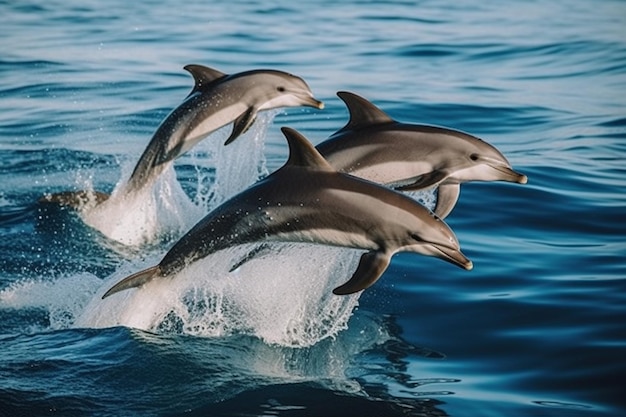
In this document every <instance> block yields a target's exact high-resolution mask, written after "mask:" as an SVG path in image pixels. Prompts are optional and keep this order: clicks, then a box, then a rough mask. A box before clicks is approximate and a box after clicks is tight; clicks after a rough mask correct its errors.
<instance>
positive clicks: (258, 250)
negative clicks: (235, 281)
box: [228, 243, 271, 272]
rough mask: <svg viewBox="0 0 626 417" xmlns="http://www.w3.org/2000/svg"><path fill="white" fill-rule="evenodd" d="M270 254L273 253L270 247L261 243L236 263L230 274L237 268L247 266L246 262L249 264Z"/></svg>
mask: <svg viewBox="0 0 626 417" xmlns="http://www.w3.org/2000/svg"><path fill="white" fill-rule="evenodd" d="M270 253H271V251H270V246H269V245H267V244H265V243H261V244H260V245H259V246H257V247H255V248H253V249H252V250H251V251H250V252H248V253H246V255H245V256H244V257H243V258H241V259H239V260H238V261H237V262H235V263H234V264H233V266H231V267H230V269H229V270H228V272H233V271H234V270H236V269H237V268H239V267H240V266H241V265H243V264H245V263H246V262H249V261H251V260H253V259H255V258H262V257H264V256H267V255H268V254H270Z"/></svg>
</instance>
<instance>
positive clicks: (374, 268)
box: [333, 251, 390, 295]
mask: <svg viewBox="0 0 626 417" xmlns="http://www.w3.org/2000/svg"><path fill="white" fill-rule="evenodd" d="M389 260H390V256H389V254H387V253H385V252H380V251H371V252H366V253H364V254H363V255H362V256H361V260H360V261H359V266H358V267H357V269H356V271H355V272H354V274H353V275H352V278H350V280H348V282H346V283H345V284H343V285H341V286H339V287H337V288H335V289H334V290H333V294H336V295H348V294H353V293H355V292H358V291H362V290H364V289H366V288H368V287H370V286H371V285H372V284H374V283H375V282H376V281H377V280H378V278H380V276H381V275H382V274H383V272H385V269H387V266H388V265H389Z"/></svg>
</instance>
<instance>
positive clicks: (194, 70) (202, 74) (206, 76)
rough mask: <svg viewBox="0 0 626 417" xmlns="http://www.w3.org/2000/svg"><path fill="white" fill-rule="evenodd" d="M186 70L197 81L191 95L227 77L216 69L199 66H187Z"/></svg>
mask: <svg viewBox="0 0 626 417" xmlns="http://www.w3.org/2000/svg"><path fill="white" fill-rule="evenodd" d="M184 68H185V69H186V70H187V71H189V73H190V74H191V75H192V76H193V79H194V81H195V85H194V86H193V89H192V90H191V93H189V94H190V95H191V94H193V93H195V92H196V91H201V90H202V89H203V88H205V87H206V86H207V85H209V84H210V83H212V82H213V81H215V80H218V79H220V78H222V77H225V76H226V75H227V74H224V73H223V72H221V71H218V70H216V69H213V68H209V67H205V66H204V65H199V64H189V65H185V67H184Z"/></svg>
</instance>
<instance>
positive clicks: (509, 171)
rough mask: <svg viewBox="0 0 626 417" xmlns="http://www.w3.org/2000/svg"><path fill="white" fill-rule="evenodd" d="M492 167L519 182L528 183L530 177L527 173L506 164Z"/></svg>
mask: <svg viewBox="0 0 626 417" xmlns="http://www.w3.org/2000/svg"><path fill="white" fill-rule="evenodd" d="M491 167H492V168H493V169H495V170H496V171H498V172H501V173H503V174H506V175H508V176H509V177H511V178H512V179H513V181H515V182H516V183H518V184H526V183H527V182H528V177H527V176H526V175H524V174H521V173H519V172H517V171H515V170H514V169H513V168H511V167H508V166H505V165H492V166H491Z"/></svg>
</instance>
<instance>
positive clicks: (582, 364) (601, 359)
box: [0, 0, 626, 416]
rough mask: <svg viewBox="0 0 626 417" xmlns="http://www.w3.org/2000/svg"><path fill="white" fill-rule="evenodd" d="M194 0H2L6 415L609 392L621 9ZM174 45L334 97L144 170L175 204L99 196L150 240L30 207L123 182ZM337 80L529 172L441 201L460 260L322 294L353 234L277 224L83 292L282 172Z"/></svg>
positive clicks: (554, 411)
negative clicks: (483, 145)
mask: <svg viewBox="0 0 626 417" xmlns="http://www.w3.org/2000/svg"><path fill="white" fill-rule="evenodd" d="M206 3H208V2H200V1H197V2H192V1H190V2H185V3H180V2H174V1H161V2H154V1H142V2H119V1H111V2H106V3H105V2H96V1H87V2H85V1H81V2H78V1H56V2H55V1H52V2H28V1H19V2H8V1H4V2H0V10H1V13H0V35H1V36H0V39H1V41H0V235H1V236H2V238H1V239H0V345H1V346H2V348H1V349H0V415H2V416H5V415H6V416H22V415H23V416H33V415H60V416H61V415H62V416H87V415H89V416H92V415H102V416H105V415H106V416H108V415H141V416H146V415H147V416H150V415H158V416H172V415H190V416H196V415H197V416H233V415H239V416H256V415H278V416H305V415H312V416H345V415H358V416H396V415H397V416H401V415H418V416H443V415H449V416H479V415H480V416H528V415H532V416H618V415H622V414H624V413H626V404H625V403H624V400H623V391H624V390H623V381H622V379H623V376H624V374H625V373H626V365H625V362H624V357H625V356H626V355H625V354H626V331H625V330H624V325H625V324H626V307H625V305H626V259H625V257H626V226H625V224H624V214H625V213H626V210H625V209H626V198H625V193H624V185H625V184H626V181H625V180H624V178H626V176H625V174H626V168H625V167H624V157H625V156H626V99H625V98H624V97H625V92H626V29H625V28H626V3H624V2H622V1H610V0H601V1H589V0H587V1H583V0H572V1H567V2H566V1H550V2H548V1H530V2H529V1H510V2H495V1H486V2H479V3H477V2H474V3H472V4H470V3H464V4H458V2H450V1H444V2H442V1H439V2H435V1H422V2H401V1H397V2H353V1H346V2H341V3H339V2H334V1H332V2H331V1H318V2H314V3H311V4H308V5H301V6H295V5H292V4H291V3H288V2H278V1H272V2H261V1H233V2H228V3H224V4H216V3H213V4H211V3H210V4H206ZM189 63H200V64H204V65H208V66H212V67H215V68H217V69H220V70H221V71H224V72H227V73H235V72H240V71H244V70H248V69H253V68H275V69H281V70H284V71H289V72H292V73H294V74H297V75H299V76H301V77H303V78H304V79H305V80H306V81H307V82H308V84H309V86H310V87H311V89H312V90H313V92H314V93H315V95H316V97H318V98H320V99H321V100H323V101H324V102H325V104H326V108H325V109H324V110H320V111H318V110H312V109H289V110H288V111H280V112H273V113H269V114H265V115H264V116H263V117H262V118H261V120H259V121H258V123H257V125H256V126H255V127H254V129H252V131H250V132H249V133H247V134H246V136H245V137H243V138H240V139H239V140H237V141H236V142H235V143H234V144H233V145H232V146H229V147H228V148H223V147H221V146H218V145H219V144H221V143H222V142H223V139H224V138H225V137H226V136H227V134H228V132H227V131H219V132H216V133H215V135H213V136H211V137H209V138H208V139H207V140H205V141H204V142H203V143H202V144H200V145H199V146H198V147H197V148H196V149H194V150H193V151H192V152H191V153H190V154H188V155H185V156H184V157H182V158H181V159H180V160H178V161H177V163H176V166H175V171H172V172H170V173H169V175H167V176H166V178H164V180H163V181H162V183H161V184H160V185H159V187H158V190H157V191H158V193H161V194H159V195H160V196H161V197H162V199H161V200H162V201H173V202H174V203H172V204H171V205H167V204H161V205H158V204H157V206H156V207H155V208H153V209H152V211H150V210H143V209H141V208H140V209H137V208H128V207H120V208H118V210H117V211H115V213H105V214H104V215H103V216H104V217H103V218H104V219H105V220H106V219H118V218H120V217H123V216H125V215H128V214H129V213H130V214H132V215H136V216H138V217H136V218H133V219H139V220H134V221H133V222H130V223H129V224H131V226H132V225H137V224H139V223H141V222H143V223H141V227H142V228H143V227H149V228H151V230H155V231H156V232H155V233H156V236H157V239H156V240H153V241H152V242H150V243H149V244H143V245H140V246H128V245H123V244H122V243H120V242H117V241H115V240H113V239H110V238H108V237H106V236H104V235H103V234H102V233H101V232H100V231H98V230H96V229H94V228H91V227H89V226H87V225H86V224H85V221H84V219H83V218H81V217H79V216H78V215H77V214H75V213H72V212H68V211H65V210H58V209H54V208H50V207H46V206H45V205H43V204H40V203H38V199H39V198H40V197H41V196H42V195H43V194H44V193H46V192H57V191H64V190H71V189H83V188H94V189H97V190H102V191H107V192H110V191H111V190H113V189H114V188H115V186H116V185H117V184H118V183H119V182H120V180H121V179H122V178H124V177H125V176H128V175H129V174H130V170H131V169H132V166H133V164H134V162H135V161H136V159H137V158H138V157H139V155H140V154H141V152H142V150H143V149H144V147H145V146H146V144H147V143H148V141H149V139H150V137H151V135H152V133H153V132H154V131H155V129H156V127H157V126H158V124H159V123H160V122H161V120H162V119H163V118H164V117H165V116H166V115H167V114H168V113H169V111H170V110H171V109H172V108H174V107H175V106H177V105H178V104H179V103H180V102H181V100H182V99H183V98H184V97H185V96H186V95H187V93H188V92H189V91H190V89H191V87H192V80H191V77H190V76H189V75H188V74H187V73H186V72H185V71H184V70H183V69H182V67H183V66H184V65H186V64H189ZM338 90H348V91H353V92H355V93H357V94H360V95H362V96H364V97H366V98H368V99H370V100H372V101H373V102H374V103H375V104H377V105H378V106H380V107H381V108H382V109H384V110H385V111H387V112H388V113H389V114H390V115H391V116H393V117H394V118H396V119H398V120H401V121H404V122H413V123H426V124H435V125H444V126H448V127H452V128H456V129H461V130H464V131H467V132H470V133H472V134H474V135H477V136H480V137H482V138H484V139H485V140H487V141H489V142H490V143H492V144H494V145H495V146H497V147H498V148H499V149H500V150H501V151H502V152H503V153H504V154H505V155H506V156H507V158H508V159H509V161H510V162H511V165H512V166H513V167H514V168H515V169H516V170H518V171H520V172H523V173H524V174H526V175H528V178H529V183H528V184H526V185H518V184H506V183H473V184H467V185H465V186H464V187H462V192H461V197H460V200H459V203H458V205H457V206H456V208H455V210H454V211H453V212H452V214H451V215H450V216H449V217H448V218H447V219H446V221H447V223H448V224H449V225H450V226H451V227H452V228H453V229H454V231H455V232H456V234H457V236H458V238H459V240H460V242H461V247H462V248H463V251H464V253H466V254H467V255H468V257H469V258H471V259H472V261H473V262H474V269H473V270H472V271H470V272H468V271H463V270H461V269H458V268H455V267H453V266H451V265H449V264H446V263H443V262H441V261H439V260H436V259H431V258H426V257H423V256H417V255H408V254H402V255H397V256H396V257H394V259H393V262H392V264H391V266H390V268H389V269H388V271H387V272H386V273H385V275H384V276H383V277H382V279H381V280H380V281H378V282H377V283H376V285H375V286H374V287H372V288H371V289H369V290H367V291H365V292H364V293H363V294H362V295H360V296H353V297H334V296H332V295H330V289H331V288H332V285H333V284H336V283H339V282H342V280H343V279H344V278H345V276H346V274H349V273H350V272H351V271H352V270H353V269H354V267H355V266H356V261H357V260H358V252H356V253H355V252H354V251H349V250H339V249H336V248H323V247H311V246H306V245H281V246H277V247H275V248H274V250H275V253H273V254H271V255H266V256H261V257H260V258H258V259H255V260H253V261H252V262H250V263H249V265H247V266H246V265H244V267H242V268H241V270H240V271H239V272H237V273H235V274H228V273H227V272H225V271H227V267H228V266H229V265H230V263H229V262H231V261H232V260H233V259H235V260H236V259H239V258H240V257H241V256H243V255H245V253H246V248H239V249H233V250H231V251H228V252H227V253H220V254H217V255H216V256H213V257H211V258H209V259H207V260H206V262H200V263H198V265H195V266H194V267H192V268H191V269H190V271H189V272H188V273H187V274H185V276H183V277H181V279H180V280H179V281H176V282H172V283H171V284H169V285H164V286H163V287H162V288H156V289H153V290H148V289H146V290H145V291H129V292H128V293H127V294H125V295H123V296H119V297H111V298H110V299H107V300H104V301H101V300H100V295H101V294H102V292H103V291H105V290H106V289H108V288H109V287H110V285H111V284H112V283H114V282H116V281H117V280H119V279H120V278H122V277H123V276H125V275H127V274H129V273H131V272H134V271H137V270H139V269H140V268H142V267H145V266H147V265H150V264H152V263H154V262H155V261H158V260H159V259H160V257H161V256H162V254H163V253H164V252H165V251H166V250H167V248H169V247H170V246H171V244H172V241H173V239H175V238H176V237H177V236H179V235H180V234H181V233H183V232H184V230H186V228H188V227H190V226H191V225H192V224H193V223H194V222H195V221H196V220H197V219H198V218H200V217H201V216H202V215H203V214H204V213H205V212H206V211H208V210H209V209H210V208H211V207H214V206H215V205H216V204H217V203H218V202H219V201H221V200H223V199H224V198H226V197H227V196H228V195H231V194H233V193H236V192H237V191H239V190H240V189H243V188H245V187H246V186H247V185H249V184H250V183H251V182H252V181H254V179H255V178H256V177H258V176H259V175H264V174H265V173H266V172H271V171H273V170H274V169H276V168H277V167H279V166H280V165H281V164H282V163H283V162H284V160H285V158H286V155H287V147H286V143H285V141H284V138H283V137H282V135H281V134H280V130H279V127H280V126H291V127H294V128H296V129H298V130H300V131H301V132H303V133H304V134H305V135H307V137H309V139H310V140H311V141H312V142H314V143H319V142H321V141H322V140H324V139H325V138H326V137H328V136H329V135H330V134H332V133H333V132H334V131H335V130H337V129H339V128H340V127H342V126H343V125H344V124H345V123H346V121H347V111H346V109H345V107H344V105H343V103H342V102H341V101H340V100H339V99H338V98H337V97H336V95H335V93H336V91H338ZM142 210H143V211H142ZM142 231H145V230H144V229H142ZM124 232H126V235H125V237H126V238H129V239H132V238H133V236H134V235H135V233H137V232H136V230H134V229H133V228H132V227H128V228H125V229H124Z"/></svg>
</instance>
